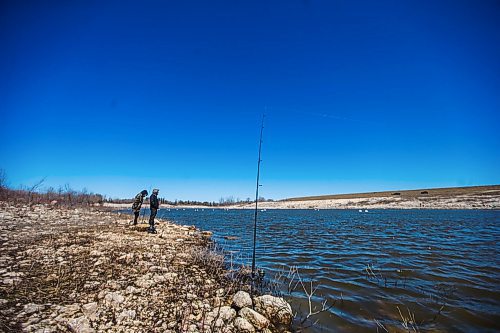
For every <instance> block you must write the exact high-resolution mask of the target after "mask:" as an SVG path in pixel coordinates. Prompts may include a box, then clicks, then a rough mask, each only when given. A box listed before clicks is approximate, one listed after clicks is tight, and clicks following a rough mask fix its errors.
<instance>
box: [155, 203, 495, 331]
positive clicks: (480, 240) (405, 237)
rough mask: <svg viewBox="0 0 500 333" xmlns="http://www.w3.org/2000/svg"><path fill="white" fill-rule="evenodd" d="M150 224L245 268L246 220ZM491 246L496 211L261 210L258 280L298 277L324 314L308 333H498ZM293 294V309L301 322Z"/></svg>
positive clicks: (215, 216)
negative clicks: (198, 232) (200, 239)
mask: <svg viewBox="0 0 500 333" xmlns="http://www.w3.org/2000/svg"><path fill="white" fill-rule="evenodd" d="M158 217H161V218H165V219H169V220H172V221H174V222H176V223H179V224H187V225H195V226H197V227H198V228H200V229H202V230H210V231H213V232H214V239H215V240H216V241H217V242H218V243H219V244H221V245H222V246H223V247H224V249H225V250H227V251H230V253H232V255H231V256H232V260H233V261H234V262H239V263H245V264H251V255H252V239H253V238H252V232H253V218H254V211H252V210H222V209H215V210H212V209H185V210H183V209H179V210H176V209H170V210H167V209H163V210H160V212H159V214H158ZM225 236H233V237H236V238H237V239H235V240H227V239H225ZM499 241H500V211H481V210H370V211H366V212H365V211H364V210H363V211H362V212H359V211H358V210H319V211H316V210H267V211H259V215H258V232H257V255H256V257H257V266H258V267H261V268H263V269H264V270H265V272H266V276H267V277H273V276H276V274H277V273H278V272H280V271H281V272H283V271H288V270H289V268H290V267H297V268H298V270H299V274H300V275H301V278H302V280H303V281H308V280H309V279H312V280H313V281H314V286H317V287H318V289H317V291H316V292H315V294H314V295H313V297H312V302H313V303H312V304H313V305H316V306H320V303H321V301H322V300H324V299H327V300H329V302H328V303H327V304H329V305H331V304H333V306H332V307H331V308H330V309H329V310H328V311H325V312H322V313H320V314H318V315H316V316H314V317H313V319H314V320H318V323H317V324H315V325H314V326H312V327H310V328H309V329H307V330H306V331H308V332H377V330H378V332H385V329H386V330H389V331H391V332H393V331H405V329H404V325H405V319H410V318H414V320H413V321H412V320H409V323H407V325H408V326H407V327H408V328H409V330H410V331H412V332H413V331H417V330H419V331H428V330H430V331H438V332H484V331H497V330H499V329H500V251H499V250H500V245H498V244H499ZM308 286H309V285H308ZM300 289H301V288H300V286H299V287H298V291H296V292H293V293H292V294H291V296H292V304H294V305H295V307H296V308H297V307H298V308H300V309H301V311H302V313H307V309H308V307H307V306H308V302H307V299H306V294H305V293H303V292H300ZM304 311H305V312H304ZM403 318H404V319H403ZM412 322H415V324H414V327H412Z"/></svg>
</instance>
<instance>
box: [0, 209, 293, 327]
mask: <svg viewBox="0 0 500 333" xmlns="http://www.w3.org/2000/svg"><path fill="white" fill-rule="evenodd" d="M130 220H131V218H130V216H127V215H121V214H115V213H112V212H105V211H99V210H92V209H66V208H59V207H54V206H50V205H36V206H32V207H28V206H17V207H15V206H13V205H10V204H8V203H5V202H0V331H5V332H11V331H12V332H17V331H24V332H81V333H84V332H85V333H89V332H193V333H194V332H278V331H279V332H283V331H287V330H289V329H290V324H291V321H292V310H291V308H290V305H289V304H288V303H287V302H286V301H284V300H283V299H281V298H277V297H273V296H270V295H264V296H258V297H251V296H250V295H249V293H248V292H247V291H248V284H247V283H245V282H244V281H245V279H244V278H242V277H244V273H241V272H230V271H228V270H227V269H226V267H225V265H224V257H223V256H222V255H221V254H220V253H218V252H214V251H212V250H210V247H209V244H210V240H209V238H210V233H209V232H201V231H199V230H196V229H195V228H194V227H189V226H180V225H175V224H172V223H168V222H167V221H161V220H160V221H159V223H158V225H157V229H158V234H155V235H151V234H148V233H146V232H144V231H145V230H144V229H145V227H144V226H139V227H132V226H130V225H129V223H130Z"/></svg>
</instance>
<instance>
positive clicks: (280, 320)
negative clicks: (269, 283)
mask: <svg viewBox="0 0 500 333" xmlns="http://www.w3.org/2000/svg"><path fill="white" fill-rule="evenodd" d="M254 301H255V310H256V311H258V312H259V313H262V314H263V315H264V316H266V317H267V318H269V319H271V322H272V323H273V324H275V325H279V326H283V325H285V326H287V325H290V324H291V322H292V319H293V313H292V307H291V306H290V304H288V303H287V302H286V301H285V300H284V299H283V298H281V297H274V296H271V295H264V296H259V297H255V299H254Z"/></svg>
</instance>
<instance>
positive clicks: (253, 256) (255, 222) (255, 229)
mask: <svg viewBox="0 0 500 333" xmlns="http://www.w3.org/2000/svg"><path fill="white" fill-rule="evenodd" d="M264 117H265V115H264V114H263V115H262V125H261V126H260V140H259V159H258V161H257V188H256V190H255V216H254V223H253V255H252V278H255V246H256V243H257V214H258V213H257V212H258V208H259V186H261V185H260V184H259V177H260V162H262V160H261V159H260V155H261V151H262V132H263V131H264Z"/></svg>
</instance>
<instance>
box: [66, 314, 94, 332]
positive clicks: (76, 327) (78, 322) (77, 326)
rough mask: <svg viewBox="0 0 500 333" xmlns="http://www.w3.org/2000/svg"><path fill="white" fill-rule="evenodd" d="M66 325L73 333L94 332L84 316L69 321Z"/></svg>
mask: <svg viewBox="0 0 500 333" xmlns="http://www.w3.org/2000/svg"><path fill="white" fill-rule="evenodd" d="M68 325H69V326H70V328H71V329H72V331H73V332H75V333H95V330H94V329H93V328H92V327H91V326H90V322H89V320H88V319H87V318H85V317H84V316H82V317H78V318H74V319H71V320H70V321H69V322H68Z"/></svg>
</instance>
